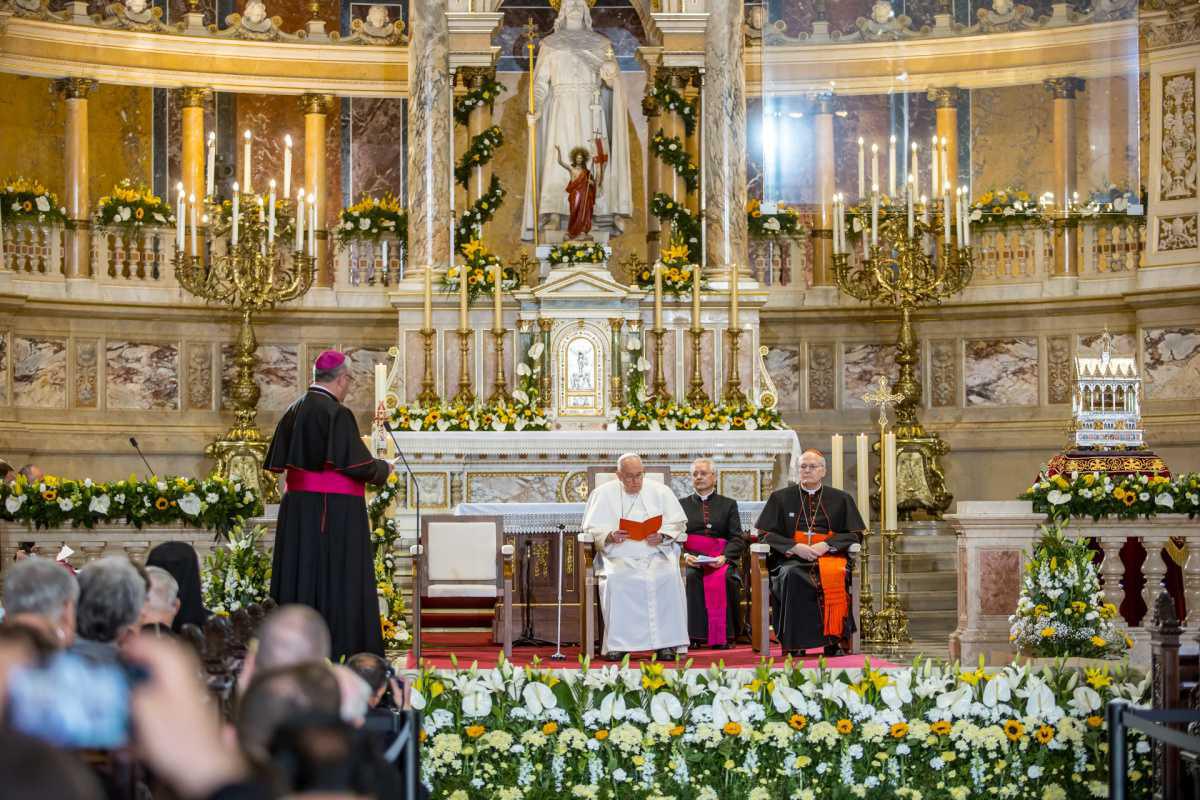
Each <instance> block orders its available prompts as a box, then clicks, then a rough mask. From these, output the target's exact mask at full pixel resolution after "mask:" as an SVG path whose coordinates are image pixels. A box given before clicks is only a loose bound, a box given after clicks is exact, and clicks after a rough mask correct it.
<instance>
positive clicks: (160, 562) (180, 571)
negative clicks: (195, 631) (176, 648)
mask: <svg viewBox="0 0 1200 800" xmlns="http://www.w3.org/2000/svg"><path fill="white" fill-rule="evenodd" d="M146 566H147V567H161V568H162V569H165V570H166V571H167V572H169V573H171V576H172V577H174V578H175V582H176V584H178V587H179V589H178V595H179V611H178V612H177V613H176V614H175V620H174V622H172V623H171V627H172V629H173V630H174V631H175V632H176V633H178V632H179V629H180V628H182V627H183V626H184V625H187V624H192V625H195V626H196V627H202V626H203V625H204V623H205V622H206V621H207V620H208V618H209V617H210V616H211V614H209V612H208V610H207V609H205V608H204V596H203V593H202V591H201V587H200V557H199V556H198V555H196V550H195V548H193V547H192V546H191V545H190V544H188V543H187V542H163V543H162V544H160V545H158V546H157V547H155V548H154V549H153V550H151V551H150V554H149V555H148V556H147V557H146Z"/></svg>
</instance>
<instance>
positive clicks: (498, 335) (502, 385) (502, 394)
mask: <svg viewBox="0 0 1200 800" xmlns="http://www.w3.org/2000/svg"><path fill="white" fill-rule="evenodd" d="M506 333H508V331H506V330H504V329H503V328H493V329H492V339H494V340H495V343H496V372H495V379H494V380H493V381H492V395H491V397H489V398H488V402H489V403H499V402H500V401H502V400H505V401H506V400H508V399H509V394H508V379H507V378H506V377H505V376H504V334H506Z"/></svg>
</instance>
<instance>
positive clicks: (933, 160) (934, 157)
mask: <svg viewBox="0 0 1200 800" xmlns="http://www.w3.org/2000/svg"><path fill="white" fill-rule="evenodd" d="M929 170H930V173H929V193H930V194H931V195H933V196H934V197H937V190H938V137H937V136H936V135H935V136H934V137H933V145H932V146H931V147H930V148H929Z"/></svg>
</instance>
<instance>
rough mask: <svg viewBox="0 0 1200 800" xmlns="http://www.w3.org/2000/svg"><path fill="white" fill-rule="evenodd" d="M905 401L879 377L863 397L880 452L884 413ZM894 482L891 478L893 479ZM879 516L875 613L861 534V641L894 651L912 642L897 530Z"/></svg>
mask: <svg viewBox="0 0 1200 800" xmlns="http://www.w3.org/2000/svg"><path fill="white" fill-rule="evenodd" d="M903 400H904V395H902V394H894V393H892V391H891V387H890V386H889V385H888V379H887V378H886V377H884V376H883V375H880V376H879V377H878V378H877V379H876V384H875V388H874V389H872V390H870V391H868V392H867V393H865V394H864V395H863V401H864V402H865V403H866V404H867V405H868V406H877V407H878V408H879V442H880V452H881V453H882V450H883V441H884V437H885V435H886V434H887V427H888V418H887V410H888V408H889V407H892V406H895V405H896V404H897V403H900V402H901V401H903ZM879 474H880V484H879V496H880V497H881V498H882V497H884V496H885V495H886V493H885V492H884V490H883V489H884V486H883V481H885V480H887V477H886V470H885V469H882V468H881V469H880V471H879ZM893 479H894V477H893ZM880 506H881V510H880V515H879V594H880V598H879V612H878V613H876V611H875V597H874V594H872V592H871V572H870V570H871V565H870V551H871V546H870V533H871V532H870V531H869V530H868V531H864V532H863V552H862V555H863V559H862V570H863V586H864V588H863V593H862V597H861V599H860V601H859V608H860V610H861V613H860V618H861V619H862V628H863V641H864V642H867V643H869V644H882V645H884V646H886V647H890V648H894V647H897V646H899V645H901V644H904V643H906V642H909V641H911V638H910V637H909V635H908V615H907V614H906V613H905V612H904V609H903V608H902V607H901V605H900V592H899V591H898V588H897V582H896V576H897V574H898V573H899V571H898V564H897V553H896V537H897V536H899V535H900V531H898V530H892V529H890V528H886V526H885V522H884V521H885V520H886V519H887V509H886V508H882V503H881V504H880Z"/></svg>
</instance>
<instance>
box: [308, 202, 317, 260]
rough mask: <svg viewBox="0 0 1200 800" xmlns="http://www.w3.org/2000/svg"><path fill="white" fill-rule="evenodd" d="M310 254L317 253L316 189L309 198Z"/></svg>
mask: <svg viewBox="0 0 1200 800" xmlns="http://www.w3.org/2000/svg"><path fill="white" fill-rule="evenodd" d="M308 203H309V205H308V254H309V255H310V256H315V255H316V254H317V192H316V190H315V189H314V190H313V193H312V196H311V197H310V198H309V200H308Z"/></svg>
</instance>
